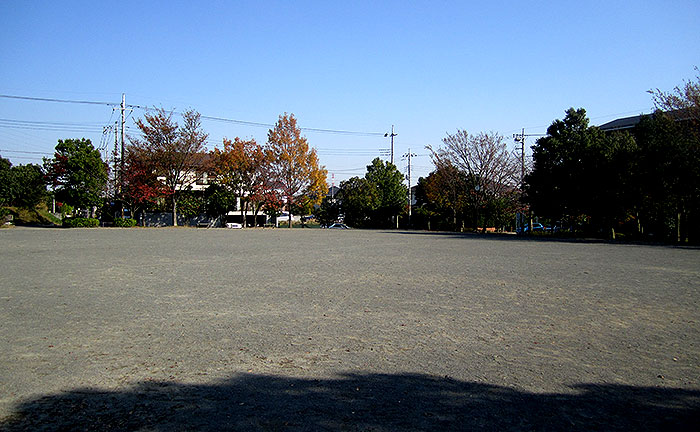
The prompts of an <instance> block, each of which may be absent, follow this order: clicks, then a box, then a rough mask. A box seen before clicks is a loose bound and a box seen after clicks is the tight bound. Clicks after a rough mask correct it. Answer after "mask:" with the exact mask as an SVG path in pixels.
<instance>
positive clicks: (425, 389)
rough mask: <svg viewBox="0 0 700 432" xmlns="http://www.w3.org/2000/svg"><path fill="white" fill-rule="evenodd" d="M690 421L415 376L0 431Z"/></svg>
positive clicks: (169, 390) (292, 384) (172, 393)
mask: <svg viewBox="0 0 700 432" xmlns="http://www.w3.org/2000/svg"><path fill="white" fill-rule="evenodd" d="M699 422H700V391H699V390H683V389H673V388H652V387H633V386H622V385H607V384H606V385H597V384H581V385H577V386H575V387H574V388H572V392H571V393H558V394H544V393H543V394H540V393H529V392H523V391H517V390H514V389H511V388H508V387H501V386H496V385H490V384H482V383H474V382H465V381H458V380H454V379H451V378H449V377H445V378H438V377H434V376H429V375H419V374H397V375H391V374H345V375H341V376H339V377H337V378H333V379H310V378H290V377H282V376H267V375H255V374H240V375H235V376H233V377H232V378H230V379H227V380H222V381H220V382H216V383H212V384H201V385H194V384H182V383H175V382H161V381H145V382H140V383H138V384H136V385H134V386H132V387H130V388H127V389H124V390H120V391H105V390H99V389H90V388H79V389H74V390H70V391H66V392H63V393H60V394H53V395H45V396H42V397H39V398H36V399H32V400H27V401H24V402H22V403H20V404H19V405H18V406H17V407H16V409H15V413H14V414H13V415H12V416H11V417H9V418H6V419H5V420H4V421H2V422H0V429H1V430H5V431H17V430H47V431H63V430H66V431H67V430H71V431H72V430H91V431H128V430H148V431H171V430H212V431H214V430H216V431H219V430H262V431H276V430H303V431H306V430H308V431H318V430H353V431H396V430H494V431H503V430H518V431H520V430H545V431H590V430H606V431H611V430H612V431H618V430H619V431H623V430H624V431H629V430H674V431H683V430H697V429H696V428H697V426H698V424H700V423H699Z"/></svg>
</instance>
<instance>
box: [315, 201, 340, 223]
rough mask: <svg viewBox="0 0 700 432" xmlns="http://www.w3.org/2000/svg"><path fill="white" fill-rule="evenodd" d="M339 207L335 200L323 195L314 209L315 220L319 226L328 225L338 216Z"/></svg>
mask: <svg viewBox="0 0 700 432" xmlns="http://www.w3.org/2000/svg"><path fill="white" fill-rule="evenodd" d="M340 212H341V207H340V203H338V201H337V200H335V199H331V198H329V197H325V198H324V199H323V201H322V202H321V206H320V207H319V208H318V209H316V220H318V222H319V223H320V224H321V226H326V227H327V226H330V225H332V224H333V223H335V222H336V221H337V220H338V218H339V217H340Z"/></svg>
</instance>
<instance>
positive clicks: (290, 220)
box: [289, 211, 292, 228]
mask: <svg viewBox="0 0 700 432" xmlns="http://www.w3.org/2000/svg"><path fill="white" fill-rule="evenodd" d="M291 227H292V212H291V211H290V212H289V228H291Z"/></svg>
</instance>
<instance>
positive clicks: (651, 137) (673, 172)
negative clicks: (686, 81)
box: [633, 111, 700, 242]
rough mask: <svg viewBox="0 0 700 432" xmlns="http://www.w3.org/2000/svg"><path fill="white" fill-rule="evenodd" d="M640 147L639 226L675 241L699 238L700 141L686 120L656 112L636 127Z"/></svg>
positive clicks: (637, 180)
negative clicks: (694, 222) (696, 223)
mask: <svg viewBox="0 0 700 432" xmlns="http://www.w3.org/2000/svg"><path fill="white" fill-rule="evenodd" d="M635 136H636V138H637V143H638V146H639V157H638V161H637V166H636V172H635V176H634V178H633V181H634V184H635V185H636V186H637V189H636V197H637V199H638V206H637V215H638V230H639V231H640V232H641V233H645V234H652V235H655V236H656V237H663V238H666V239H673V240H676V241H679V242H680V241H684V240H694V241H697V239H698V238H699V236H700V230H699V229H698V227H696V226H695V224H693V223H691V222H692V221H694V220H697V219H698V217H700V140H699V139H698V135H696V134H695V133H694V132H693V129H692V128H690V127H689V125H688V124H687V123H683V122H679V121H676V120H675V119H674V118H673V117H671V116H668V115H666V114H665V113H663V112H661V111H657V112H656V113H655V114H654V115H652V116H647V117H644V118H643V119H642V121H641V122H640V123H639V125H638V126H637V127H636V128H635Z"/></svg>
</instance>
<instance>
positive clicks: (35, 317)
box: [0, 228, 700, 431]
mask: <svg viewBox="0 0 700 432" xmlns="http://www.w3.org/2000/svg"><path fill="white" fill-rule="evenodd" d="M699 301H700V250H698V249H693V248H677V247H669V246H647V245H625V244H609V243H600V242H563V241H545V240H527V239H519V238H515V237H498V236H475V235H456V234H449V233H425V232H404V231H361V230H348V231H335V230H302V229H296V230H283V229H267V230H260V229H255V230H226V229H209V230H207V229H187V228H179V229H170V228H169V229H138V228H135V229H72V230H71V229H41V228H12V229H3V230H0V335H1V336H0V353H1V355H0V430H8V431H11V430H144V431H170V430H263V431H276V430H350V431H365V430H366V431H394V430H562V431H564V430H566V431H569V430H575V431H584V430H585V431H588V430H684V429H687V430H692V429H694V428H695V427H697V424H698V422H700V323H699V320H700V305H699V304H698V302H699Z"/></svg>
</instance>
